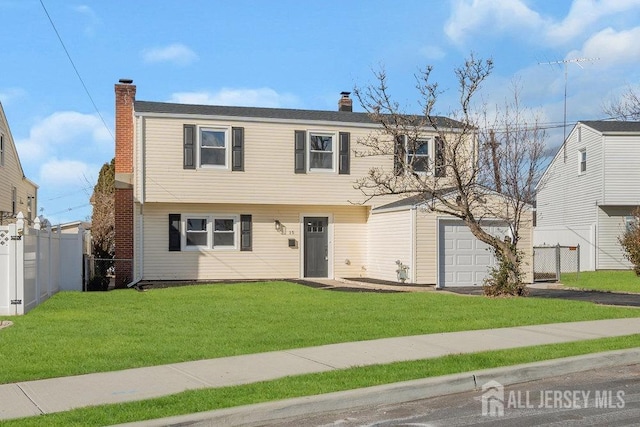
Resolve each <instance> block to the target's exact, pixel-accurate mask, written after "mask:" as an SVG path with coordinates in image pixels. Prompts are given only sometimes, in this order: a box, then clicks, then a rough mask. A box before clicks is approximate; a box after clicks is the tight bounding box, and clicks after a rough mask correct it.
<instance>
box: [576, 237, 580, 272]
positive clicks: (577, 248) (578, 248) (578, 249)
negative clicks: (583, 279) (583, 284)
mask: <svg viewBox="0 0 640 427" xmlns="http://www.w3.org/2000/svg"><path fill="white" fill-rule="evenodd" d="M576 251H577V252H578V271H577V272H576V279H577V280H580V243H578V246H576Z"/></svg>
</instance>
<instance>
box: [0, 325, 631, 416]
mask: <svg viewBox="0 0 640 427" xmlns="http://www.w3.org/2000/svg"><path fill="white" fill-rule="evenodd" d="M633 347H640V334H636V335H630V336H625V337H614V338H601V339H594V340H586V341H576V342H571V343H564V344H550V345H543V346H536V347H526V348H518V349H510V350H500V351H488V352H481V353H472V354H461V355H452V356H445V357H441V358H437V359H428V360H420V361H414V362H398V363H393V364H388V365H374V366H366V367H357V368H351V369H345V370H339V371H331V372H324V373H317V374H308V375H299V376H292V377H286V378H282V379H278V380H273V381H265V382H259V383H254V384H248V385H242V386H233V387H224V388H214V389H203V390H192V391H186V392H183V393H179V394H175V395H171V396H166V397H162V398H156V399H150V400H144V401H137V402H130V403H123V404H115V405H101V406H95V407H88V408H81V409H76V410H72V411H67V412H60V413H56V414H48V415H42V416H38V417H29V418H22V419H17V420H9V421H6V422H4V423H3V425H6V426H16V427H17V426H103V425H112V424H118V423H126V422H133V421H142V420H148V419H155V418H163V417H169V416H174V415H182V414H190V413H195V412H202V411H209V410H213V409H222V408H229V407H234V406H240V405H248V404H253V403H260V402H267V401H275V400H281V399H287V398H292V397H301V396H309V395H316V394H321V393H330V392H335V391H342V390H351V389H356V388H362V387H370V386H375V385H380V384H390V383H394V382H399V381H407V380H413V379H419V378H428V377H436V376H442V375H448V374H454V373H460V372H467V371H472V370H480V369H488V368H495V367H500V366H511V365H517V364H522V363H531V362H539V361H543V360H550V359H555V358H561V357H569V356H576V355H581V354H588V353H596V352H602V351H611V350H619V349H626V348H633Z"/></svg>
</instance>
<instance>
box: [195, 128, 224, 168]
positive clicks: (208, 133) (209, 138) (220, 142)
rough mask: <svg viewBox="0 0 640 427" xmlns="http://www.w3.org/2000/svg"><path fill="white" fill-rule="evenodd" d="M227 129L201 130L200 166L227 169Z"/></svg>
mask: <svg viewBox="0 0 640 427" xmlns="http://www.w3.org/2000/svg"><path fill="white" fill-rule="evenodd" d="M227 134H228V132H227V129H215V128H201V129H200V166H201V167H202V166H214V167H223V168H226V167H227V148H228V146H229V143H228V137H227Z"/></svg>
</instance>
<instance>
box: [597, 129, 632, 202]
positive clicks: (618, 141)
mask: <svg viewBox="0 0 640 427" xmlns="http://www.w3.org/2000/svg"><path fill="white" fill-rule="evenodd" d="M604 160H605V163H604V164H605V170H604V178H603V179H604V202H603V203H602V204H603V205H640V167H639V165H640V135H638V136H636V137H630V136H606V137H605V142H604Z"/></svg>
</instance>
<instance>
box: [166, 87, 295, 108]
mask: <svg viewBox="0 0 640 427" xmlns="http://www.w3.org/2000/svg"><path fill="white" fill-rule="evenodd" d="M170 102H177V103H180V104H205V105H231V106H244V107H272V108H282V107H293V106H295V105H296V104H297V98H296V97H295V96H294V95H291V94H287V93H284V94H280V93H278V92H276V91H275V90H273V89H270V88H259V89H230V88H222V89H220V90H219V91H218V92H215V93H212V92H208V91H202V92H177V93H174V94H172V95H171V99H170Z"/></svg>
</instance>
